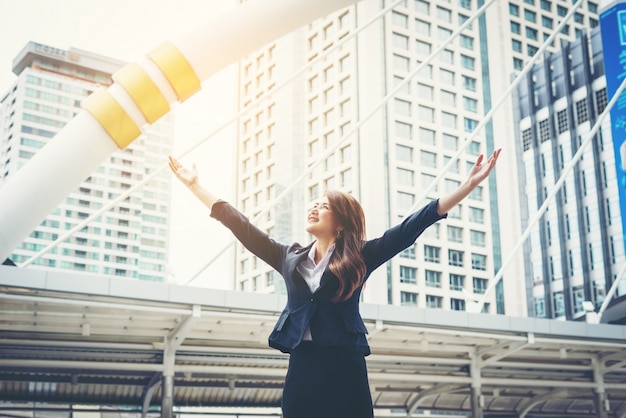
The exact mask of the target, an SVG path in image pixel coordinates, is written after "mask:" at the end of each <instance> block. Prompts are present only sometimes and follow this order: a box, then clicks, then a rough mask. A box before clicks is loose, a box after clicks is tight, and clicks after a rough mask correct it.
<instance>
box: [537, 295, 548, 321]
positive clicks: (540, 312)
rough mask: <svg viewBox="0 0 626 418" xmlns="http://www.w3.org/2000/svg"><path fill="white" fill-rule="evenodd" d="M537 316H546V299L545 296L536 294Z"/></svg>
mask: <svg viewBox="0 0 626 418" xmlns="http://www.w3.org/2000/svg"><path fill="white" fill-rule="evenodd" d="M535 316H536V317H538V318H545V316H546V300H545V298H544V297H543V296H535Z"/></svg>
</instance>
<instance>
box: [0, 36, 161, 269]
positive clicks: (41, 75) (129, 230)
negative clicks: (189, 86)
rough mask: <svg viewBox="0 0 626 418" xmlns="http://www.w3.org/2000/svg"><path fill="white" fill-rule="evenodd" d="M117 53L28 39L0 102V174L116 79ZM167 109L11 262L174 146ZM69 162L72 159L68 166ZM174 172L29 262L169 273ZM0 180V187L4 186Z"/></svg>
mask: <svg viewBox="0 0 626 418" xmlns="http://www.w3.org/2000/svg"><path fill="white" fill-rule="evenodd" d="M123 65H124V63H123V62H121V61H118V60H115V59H112V58H109V57H105V56H101V55H98V54H94V53H91V52H88V51H83V50H78V49H74V48H70V49H69V50H63V49H58V48H54V47H50V46H47V45H42V44H38V43H34V42H30V43H28V44H27V45H26V46H25V48H24V49H23V50H22V51H21V52H20V53H19V54H18V56H17V57H16V58H15V60H14V61H13V72H14V73H15V74H16V75H17V79H16V81H15V83H14V84H13V86H12V87H11V88H10V90H9V91H8V92H6V94H5V95H4V96H3V97H2V100H1V101H0V182H4V181H7V180H9V179H10V178H11V175H12V174H14V173H16V172H17V171H18V170H19V169H20V168H21V167H22V166H23V165H24V164H26V163H27V161H28V160H29V159H30V158H31V157H32V156H33V155H35V154H36V153H37V151H38V150H39V149H41V148H42V147H43V146H45V145H46V143H47V142H48V141H49V140H50V139H51V138H52V137H54V136H55V134H56V133H57V132H59V131H60V130H61V129H62V128H63V127H64V126H65V125H66V124H67V123H68V122H69V121H70V120H71V119H72V118H73V117H74V116H75V115H76V114H77V113H78V112H79V111H80V107H81V102H82V100H83V99H85V98H86V97H87V96H88V95H89V94H91V93H92V92H93V91H94V90H96V89H98V88H99V87H101V86H109V85H110V84H111V83H112V79H111V75H112V74H113V73H114V72H115V71H117V70H118V69H120V68H121V67H122V66H123ZM172 143H173V120H172V118H171V117H170V116H166V117H165V118H163V119H162V120H161V121H159V122H158V123H157V124H155V125H153V126H151V127H148V128H146V129H145V131H144V133H143V134H142V135H141V137H140V138H138V139H137V140H136V141H135V142H134V143H133V144H132V145H130V146H129V147H128V148H127V149H125V150H123V151H118V152H115V153H114V154H112V155H111V157H110V158H108V159H107V160H106V161H105V162H104V163H103V164H102V165H101V166H100V167H99V168H98V169H97V170H96V171H95V172H94V173H92V174H91V175H90V176H89V177H88V178H87V179H86V180H85V181H84V182H83V183H82V184H81V185H80V187H78V189H77V190H75V191H73V192H72V193H70V195H69V196H67V198H66V199H65V200H64V201H63V202H61V203H60V204H59V206H58V207H57V208H56V209H55V210H54V211H53V212H52V213H50V215H49V216H47V217H46V218H45V219H44V220H43V221H42V222H41V224H40V225H39V226H38V227H37V228H36V229H35V230H34V231H32V233H31V234H30V236H29V237H27V238H26V239H25V240H24V242H23V243H22V244H21V245H20V246H19V247H18V248H16V249H15V251H14V252H13V254H12V255H11V257H10V258H11V260H12V261H14V262H15V263H16V264H18V265H19V264H21V263H24V262H26V261H29V260H30V258H31V257H33V256H34V255H35V254H37V253H38V252H40V251H41V250H43V249H44V248H45V247H46V246H48V245H49V244H50V243H52V242H55V241H56V240H57V239H58V238H59V237H61V236H62V235H63V234H65V233H66V232H67V231H68V230H71V229H73V228H74V227H75V226H76V225H78V224H79V223H81V222H82V221H84V220H85V219H86V218H88V217H90V215H91V214H93V213H94V212H96V211H97V210H99V209H101V208H102V207H103V206H104V205H106V204H108V203H109V202H110V201H111V200H113V199H116V198H117V197H118V196H120V195H121V194H122V193H124V192H126V191H127V190H129V189H130V188H131V187H132V186H133V185H134V184H136V183H137V182H139V181H141V180H142V179H144V177H145V176H147V175H150V174H152V173H153V172H154V171H155V170H156V169H157V168H160V167H161V166H162V165H163V163H164V156H166V155H168V154H170V153H171V149H172ZM68 170H71V167H68ZM170 182H171V176H170V175H169V173H167V172H164V173H163V174H162V175H159V176H157V177H155V178H154V179H152V180H151V181H150V182H148V183H147V184H146V185H145V186H144V187H142V188H140V189H139V190H136V191H132V192H131V193H130V195H129V196H127V197H126V198H124V199H123V200H122V201H121V202H120V203H119V204H117V205H116V206H115V207H114V208H112V209H111V210H109V211H106V212H104V213H103V214H102V215H101V216H100V217H98V218H97V219H95V220H93V221H92V222H89V223H88V224H87V225H85V226H84V227H83V228H81V229H80V230H79V231H77V232H76V233H74V234H72V235H71V236H70V237H69V238H68V239H67V240H65V241H63V242H61V243H59V244H58V245H56V246H55V247H54V248H52V249H51V250H50V251H48V252H46V253H44V254H43V255H41V256H38V258H37V259H36V260H35V261H34V262H33V265H35V266H45V267H47V268H55V269H63V270H78V271H86V272H91V273H97V274H105V275H115V276H120V277H129V278H136V279H142V280H152V281H165V280H166V278H167V271H166V267H165V266H166V265H167V258H168V236H169V232H168V231H169V220H168V214H169V212H170ZM0 187H1V186H0Z"/></svg>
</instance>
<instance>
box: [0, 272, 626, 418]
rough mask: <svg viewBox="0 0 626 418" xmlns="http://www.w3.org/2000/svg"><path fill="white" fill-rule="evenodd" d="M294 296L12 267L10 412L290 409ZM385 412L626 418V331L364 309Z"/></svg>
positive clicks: (1, 385)
mask: <svg viewBox="0 0 626 418" xmlns="http://www.w3.org/2000/svg"><path fill="white" fill-rule="evenodd" d="M284 302H285V299H284V297H283V296H277V295H262V294H253V293H243V292H231V291H221V290H212V289H205V288H196V287H187V286H177V285H168V284H161V283H147V282H141V281H138V280H128V279H121V278H116V277H104V276H95V275H88V274H77V273H66V272H59V271H52V270H37V269H20V268H16V267H8V266H0V415H1V414H2V411H8V410H11V409H17V408H18V407H20V406H25V407H26V409H28V407H29V405H31V404H29V402H38V403H40V404H41V403H43V404H48V405H53V406H57V407H60V408H67V407H68V405H72V404H81V405H89V404H93V405H109V406H115V407H126V408H127V407H134V408H137V409H138V410H141V408H142V405H143V404H144V402H146V405H147V404H149V403H151V404H152V405H153V406H160V405H161V400H160V397H161V391H162V385H161V376H162V374H163V373H166V374H167V373H168V372H169V371H172V372H173V373H174V399H173V403H174V405H175V406H238V407H239V406H241V407H243V406H256V407H270V406H271V407H276V406H279V405H280V397H281V390H282V383H283V378H284V376H285V372H286V366H287V356H286V355H284V354H282V353H280V352H278V351H276V350H273V349H270V348H268V346H267V336H268V335H269V333H270V331H271V329H272V327H273V325H274V323H275V321H276V319H277V316H278V314H279V312H280V311H281V310H282V307H283V306H284ZM361 313H362V316H363V318H364V320H365V322H366V325H367V327H368V329H369V341H370V345H371V347H372V355H371V356H369V357H368V359H367V362H368V370H369V376H370V384H371V388H372V395H373V400H374V404H375V408H376V411H377V416H400V415H394V414H393V413H392V412H390V411H394V410H395V411H397V412H402V413H403V415H404V416H406V414H407V412H413V411H416V410H417V411H419V410H432V411H469V410H470V394H471V393H470V387H471V386H472V384H473V385H475V386H480V389H481V392H482V396H481V404H482V405H483V406H484V411H485V413H486V414H487V413H498V414H507V413H513V414H516V415H518V416H523V415H524V414H525V413H527V412H528V413H529V414H532V416H546V417H548V416H559V415H560V416H565V415H566V416H570V417H576V416H580V417H593V416H596V412H595V406H594V405H595V402H594V401H595V400H596V396H595V393H596V392H598V391H600V392H602V391H605V393H606V394H607V399H608V400H607V402H606V403H605V406H608V407H609V408H610V411H611V413H615V414H616V415H615V416H622V417H624V416H626V413H625V411H626V327H624V326H619V325H608V324H588V323H581V322H564V321H555V320H543V319H535V318H517V317H507V316H496V315H487V314H468V313H466V312H448V311H443V310H433V309H417V308H412V307H398V306H389V305H369V304H362V305H361Z"/></svg>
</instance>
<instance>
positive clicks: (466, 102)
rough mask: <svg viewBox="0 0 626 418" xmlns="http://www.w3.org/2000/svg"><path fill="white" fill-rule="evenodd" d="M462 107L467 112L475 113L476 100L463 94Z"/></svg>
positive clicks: (476, 109)
mask: <svg viewBox="0 0 626 418" xmlns="http://www.w3.org/2000/svg"><path fill="white" fill-rule="evenodd" d="M463 107H464V108H465V110H467V111H468V112H473V113H476V112H477V111H478V100H476V99H472V98H469V97H465V96H463Z"/></svg>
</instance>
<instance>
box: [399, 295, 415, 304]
mask: <svg viewBox="0 0 626 418" xmlns="http://www.w3.org/2000/svg"><path fill="white" fill-rule="evenodd" d="M400 305H402V306H417V293H413V292H400Z"/></svg>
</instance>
